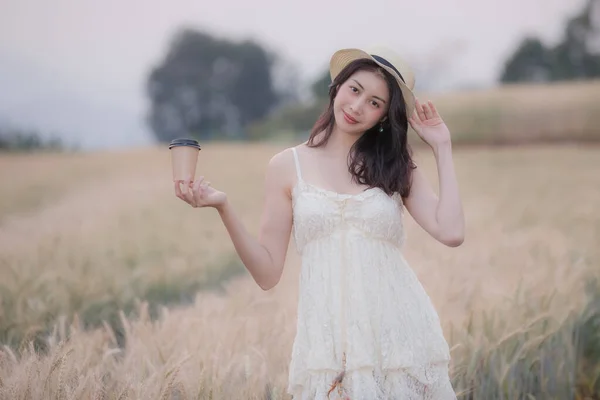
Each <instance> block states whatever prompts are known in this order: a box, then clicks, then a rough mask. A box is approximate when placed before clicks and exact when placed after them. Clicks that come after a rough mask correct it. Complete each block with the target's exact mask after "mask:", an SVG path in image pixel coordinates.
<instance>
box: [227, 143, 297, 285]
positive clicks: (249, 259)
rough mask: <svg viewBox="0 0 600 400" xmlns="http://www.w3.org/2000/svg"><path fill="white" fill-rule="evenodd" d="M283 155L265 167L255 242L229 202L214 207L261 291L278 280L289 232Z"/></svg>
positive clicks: (287, 194)
mask: <svg viewBox="0 0 600 400" xmlns="http://www.w3.org/2000/svg"><path fill="white" fill-rule="evenodd" d="M285 156H286V155H285V154H283V153H279V154H277V155H275V156H274V157H273V158H272V159H271V160H270V162H269V165H268V167H267V172H266V178H265V200H264V205H263V211H262V216H261V222H260V230H259V235H258V240H257V239H255V238H254V237H252V236H251V235H250V234H249V233H248V232H247V231H246V229H245V227H244V225H243V224H242V222H241V221H240V219H239V217H238V216H237V215H236V213H235V211H234V210H233V208H232V206H231V204H230V203H229V201H225V202H224V203H223V205H222V206H220V207H218V208H217V210H218V211H219V215H220V216H221V219H222V220H223V224H224V225H225V228H226V229H227V231H228V233H229V236H230V237H231V240H232V242H233V245H234V247H235V249H236V251H237V253H238V255H239V256H240V259H241V260H242V262H243V263H244V265H245V266H246V268H247V269H248V271H249V272H250V274H251V275H252V277H253V278H254V280H255V281H256V283H257V284H258V285H259V286H260V287H261V288H262V289H263V290H269V289H271V288H273V287H274V286H275V285H277V283H278V282H279V280H280V278H281V274H282V272H283V266H284V263H285V258H286V254H287V249H288V245H289V240H290V235H291V229H292V201H291V196H290V190H289V187H290V185H289V176H290V175H289V174H288V173H287V172H289V171H288V170H289V163H288V162H287V160H286V159H285V158H284V157H285Z"/></svg>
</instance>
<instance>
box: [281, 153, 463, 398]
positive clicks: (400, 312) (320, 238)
mask: <svg viewBox="0 0 600 400" xmlns="http://www.w3.org/2000/svg"><path fill="white" fill-rule="evenodd" d="M292 151H293V154H294V160H295V163H296V171H297V178H298V179H297V184H296V185H295V187H294V190H293V197H292V202H293V215H294V216H293V222H294V225H293V226H294V228H293V235H294V239H295V242H296V248H297V250H298V252H299V253H300V254H301V256H302V266H301V272H300V283H299V284H300V295H299V303H298V319H297V333H296V337H295V340H294V344H293V351H292V359H291V362H290V370H289V386H288V392H289V394H291V395H292V397H293V398H294V399H295V400H298V399H302V400H308V399H311V400H313V399H319V400H320V399H328V398H329V399H332V400H333V399H340V398H343V399H347V398H349V399H352V400H367V399H368V400H379V399H381V400H383V399H386V400H388V399H402V400H413V399H415V400H416V399H419V400H424V399H432V400H433V399H435V400H446V399H456V395H455V393H454V390H453V388H452V386H451V383H450V380H449V376H448V363H449V360H450V354H449V348H448V344H447V342H446V340H445V338H444V336H443V332H442V329H441V325H440V321H439V318H438V315H437V313H436V311H435V309H434V307H433V304H432V303H431V301H430V299H429V296H428V295H427V294H426V292H425V291H424V289H423V287H422V286H421V284H420V282H419V280H418V278H417V277H416V275H415V274H414V272H413V271H412V269H411V268H410V266H409V265H408V264H407V262H406V260H405V259H404V257H403V254H402V252H401V246H402V244H403V242H404V230H403V221H402V217H403V205H402V200H401V197H400V196H399V195H394V196H392V197H390V196H388V195H386V194H385V192H383V191H382V190H380V189H379V188H374V189H369V190H367V191H364V192H362V193H360V194H340V193H336V192H332V191H329V190H325V189H322V188H319V187H316V186H314V185H312V184H310V183H308V182H305V181H304V180H303V179H302V174H301V168H300V162H299V158H298V154H297V152H296V149H295V148H292ZM342 371H344V374H343V380H342V382H341V384H340V385H337V386H336V387H335V388H334V389H333V390H332V391H331V392H330V389H331V387H332V384H333V383H334V382H335V380H336V377H339V375H340V372H342ZM328 392H330V394H329V395H328Z"/></svg>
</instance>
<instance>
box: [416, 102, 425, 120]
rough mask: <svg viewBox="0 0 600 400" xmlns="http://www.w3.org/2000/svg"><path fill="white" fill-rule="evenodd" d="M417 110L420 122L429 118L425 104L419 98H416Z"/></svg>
mask: <svg viewBox="0 0 600 400" xmlns="http://www.w3.org/2000/svg"><path fill="white" fill-rule="evenodd" d="M415 111H416V112H417V117H418V118H419V122H421V121H425V120H426V119H427V117H426V116H425V110H424V109H423V105H422V104H421V102H420V101H419V99H415Z"/></svg>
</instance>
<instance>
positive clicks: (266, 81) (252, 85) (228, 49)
mask: <svg viewBox="0 0 600 400" xmlns="http://www.w3.org/2000/svg"><path fill="white" fill-rule="evenodd" d="M272 60H273V59H272V57H271V55H270V54H268V53H267V51H266V50H265V49H263V48H262V47H261V46H260V45H258V44H257V43H254V42H252V41H249V40H247V41H243V42H241V43H235V42H231V41H227V40H224V39H217V38H215V37H212V36H211V35H209V34H207V33H204V32H198V31H195V30H191V29H184V30H182V31H180V32H179V33H178V34H177V35H176V36H175V38H174V39H173V41H172V42H171V44H170V47H169V49H168V52H167V54H166V56H165V58H164V60H163V61H162V63H161V64H160V65H158V66H156V67H155V68H153V69H152V70H151V72H150V74H149V77H148V82H147V93H148V97H149V100H150V110H149V115H148V122H149V125H150V127H151V129H152V131H153V133H154V135H155V136H156V138H157V139H158V140H159V141H168V140H171V139H173V138H176V137H188V136H189V137H196V138H198V139H205V140H207V139H211V138H215V137H217V135H221V137H243V136H244V133H243V132H244V128H245V126H246V125H247V124H249V123H251V122H253V121H255V120H258V119H260V118H262V117H264V116H265V115H266V114H267V112H268V111H269V110H270V109H271V108H272V107H273V106H274V105H275V104H276V103H277V101H278V96H277V93H276V90H275V88H274V85H273V82H272V77H271V66H272Z"/></svg>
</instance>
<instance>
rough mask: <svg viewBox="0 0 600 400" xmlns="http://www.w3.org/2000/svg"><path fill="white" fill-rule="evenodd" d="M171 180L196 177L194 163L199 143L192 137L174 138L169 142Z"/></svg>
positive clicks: (191, 179) (198, 150) (196, 158)
mask: <svg viewBox="0 0 600 400" xmlns="http://www.w3.org/2000/svg"><path fill="white" fill-rule="evenodd" d="M169 149H170V150H171V164H172V168H173V180H190V181H193V180H194V178H195V177H196V164H197V162H198V153H199V152H200V145H199V144H198V141H196V140H194V139H175V140H173V141H171V143H170V144H169Z"/></svg>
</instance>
